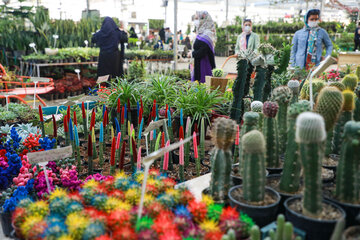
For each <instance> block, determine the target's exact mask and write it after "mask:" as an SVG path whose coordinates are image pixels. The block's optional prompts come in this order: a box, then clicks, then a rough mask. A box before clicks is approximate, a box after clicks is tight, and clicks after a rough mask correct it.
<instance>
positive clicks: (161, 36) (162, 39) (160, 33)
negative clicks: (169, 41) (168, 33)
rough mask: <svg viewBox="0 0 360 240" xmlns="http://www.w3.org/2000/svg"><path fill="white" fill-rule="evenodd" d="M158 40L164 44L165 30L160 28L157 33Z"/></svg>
mask: <svg viewBox="0 0 360 240" xmlns="http://www.w3.org/2000/svg"><path fill="white" fill-rule="evenodd" d="M159 36H160V40H161V41H162V42H163V43H164V42H165V28H162V29H161V30H160V32H159Z"/></svg>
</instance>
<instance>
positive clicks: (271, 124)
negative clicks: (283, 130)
mask: <svg viewBox="0 0 360 240" xmlns="http://www.w3.org/2000/svg"><path fill="white" fill-rule="evenodd" d="M278 108H279V106H278V104H277V103H276V102H269V101H268V102H265V103H264V107H263V113H264V116H265V117H264V127H263V133H264V136H265V141H266V167H268V168H276V167H279V166H280V161H279V153H278V147H277V146H278V133H277V129H276V125H275V124H276V120H275V116H276V114H277V111H278Z"/></svg>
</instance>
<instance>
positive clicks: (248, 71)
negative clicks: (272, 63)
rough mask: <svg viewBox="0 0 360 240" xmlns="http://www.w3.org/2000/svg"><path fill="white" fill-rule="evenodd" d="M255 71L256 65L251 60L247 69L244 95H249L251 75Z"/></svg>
mask: <svg viewBox="0 0 360 240" xmlns="http://www.w3.org/2000/svg"><path fill="white" fill-rule="evenodd" d="M253 71H254V66H253V65H252V64H251V62H248V69H247V75H246V82H245V89H244V97H245V96H247V95H249V92H250V82H251V75H252V73H253Z"/></svg>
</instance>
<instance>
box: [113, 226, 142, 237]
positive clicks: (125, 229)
mask: <svg viewBox="0 0 360 240" xmlns="http://www.w3.org/2000/svg"><path fill="white" fill-rule="evenodd" d="M112 236H113V239H114V240H136V239H137V237H136V234H135V231H134V229H132V228H131V227H130V226H121V227H120V228H118V229H117V230H115V231H114V232H113V235H112Z"/></svg>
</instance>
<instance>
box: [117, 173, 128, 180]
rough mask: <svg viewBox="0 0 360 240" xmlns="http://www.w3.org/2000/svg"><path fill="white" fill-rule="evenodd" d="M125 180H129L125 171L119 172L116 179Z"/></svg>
mask: <svg viewBox="0 0 360 240" xmlns="http://www.w3.org/2000/svg"><path fill="white" fill-rule="evenodd" d="M124 178H127V176H126V174H125V172H124V171H120V172H117V173H116V175H115V179H124Z"/></svg>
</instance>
